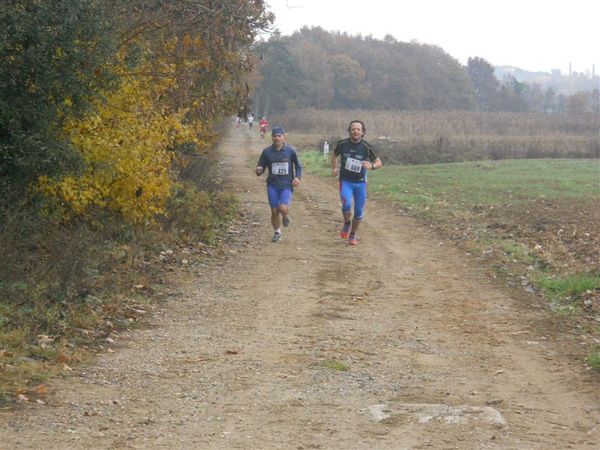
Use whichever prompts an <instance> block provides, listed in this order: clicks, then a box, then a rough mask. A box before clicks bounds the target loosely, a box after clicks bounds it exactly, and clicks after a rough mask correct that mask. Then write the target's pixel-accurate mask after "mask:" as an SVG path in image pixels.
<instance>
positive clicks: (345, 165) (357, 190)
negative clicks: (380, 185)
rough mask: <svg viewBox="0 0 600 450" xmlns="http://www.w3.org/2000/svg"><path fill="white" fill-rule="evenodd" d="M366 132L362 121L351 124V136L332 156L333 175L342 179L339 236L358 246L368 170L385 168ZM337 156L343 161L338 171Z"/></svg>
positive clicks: (339, 145)
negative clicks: (341, 215) (366, 139)
mask: <svg viewBox="0 0 600 450" xmlns="http://www.w3.org/2000/svg"><path fill="white" fill-rule="evenodd" d="M366 131H367V129H366V128H365V125H364V123H362V122H361V121H360V120H353V121H352V122H350V125H349V126H348V133H349V134H350V137H348V138H346V139H342V140H341V141H339V142H338V143H337V144H336V146H335V149H334V150H333V155H332V156H331V171H332V175H333V176H336V177H337V176H339V177H340V199H341V201H342V214H343V216H344V224H343V225H342V230H341V231H340V237H341V238H342V239H348V244H350V245H357V244H358V238H357V237H356V231H357V230H358V227H359V226H360V224H361V222H362V219H363V215H364V207H365V203H366V201H367V170H375V169H378V168H379V167H381V165H382V163H381V159H379V157H378V156H377V155H376V154H375V150H374V149H373V147H372V146H371V144H369V143H368V142H367V141H365V140H364V139H363V136H364V135H365V133H366ZM338 156H339V157H340V158H341V163H340V166H339V168H338V161H337V159H338ZM353 204H354V217H353V216H352V206H353Z"/></svg>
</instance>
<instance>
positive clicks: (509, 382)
mask: <svg viewBox="0 0 600 450" xmlns="http://www.w3.org/2000/svg"><path fill="white" fill-rule="evenodd" d="M290 143H291V144H292V145H293V136H292V139H291V142H290ZM264 146H265V144H264V143H263V142H261V141H260V139H259V137H258V131H249V130H247V129H245V128H239V129H236V128H233V127H232V129H231V130H230V131H229V133H228V135H227V136H226V139H225V140H224V142H223V143H222V146H221V151H222V153H223V155H224V158H225V159H224V163H223V167H224V169H226V171H227V173H228V174H229V180H230V182H231V186H232V189H235V191H236V193H237V195H238V196H239V198H240V204H241V209H242V212H243V221H242V223H240V224H239V225H238V226H237V228H236V229H233V230H230V231H231V233H232V235H233V236H234V243H233V244H232V246H231V250H230V251H231V254H230V256H228V257H226V258H219V259H214V260H211V261H210V262H208V263H206V264H201V265H199V266H197V267H196V268H194V269H193V270H192V271H189V270H188V271H184V270H181V271H180V272H178V273H175V274H174V275H173V277H172V278H173V280H174V282H176V286H175V289H174V290H173V292H171V294H170V298H169V301H168V302H166V304H165V306H164V308H163V309H161V310H159V311H158V312H157V313H156V314H155V316H154V317H153V325H154V326H153V327H152V328H148V329H145V330H138V331H135V332H131V333H129V334H127V335H123V336H121V338H120V339H119V340H118V341H117V344H118V347H116V351H115V352H114V353H106V354H103V355H101V356H100V357H99V358H98V360H97V361H96V362H95V363H94V365H92V366H89V367H82V368H79V369H78V371H76V372H75V373H74V374H73V375H71V376H68V377H66V378H64V379H60V378H59V379H55V380H54V381H53V382H52V383H51V385H50V391H51V392H52V395H51V396H50V397H49V399H48V402H47V404H45V405H32V406H30V407H27V408H24V409H22V410H19V411H16V412H14V411H13V412H4V413H2V415H0V436H1V439H0V448H3V449H13V448H39V449H48V448H94V449H97V448H107V449H110V448H119V449H121V448H144V449H149V448H157V449H158V448H161V449H164V448H186V449H187V448H189V449H204V448H210V449H310V448H312V449H317V448H321V449H422V448H444V449H448V448H459V449H515V448H523V449H525V448H526V449H565V448H577V449H586V448H590V449H591V448H599V447H600V445H599V444H598V443H599V442H600V426H599V425H598V424H600V402H599V400H600V398H599V391H600V390H599V389H598V386H599V380H598V376H597V375H594V374H593V373H591V372H586V371H585V370H584V369H583V367H582V364H581V362H580V361H575V360H573V358H572V357H571V356H569V354H566V350H565V349H568V348H569V345H572V344H571V343H569V342H567V343H564V340H563V338H561V337H560V335H558V334H556V333H555V332H554V331H553V327H552V323H551V321H550V320H549V318H548V313H547V312H546V311H545V310H544V309H543V308H539V307H538V308H534V307H532V306H531V305H528V304H527V303H525V302H524V301H523V300H519V299H513V298H511V297H510V296H509V294H507V293H506V292H503V291H501V290H499V289H498V287H497V286H495V285H494V284H493V283H492V282H491V281H489V280H488V278H487V277H486V276H485V274H484V272H483V271H482V270H481V269H480V268H479V267H477V263H476V261H475V260H474V259H472V258H470V257H468V256H465V255H464V254H462V253H461V252H460V251H458V250H456V249H454V248H452V247H451V246H450V245H449V244H448V243H444V242H443V241H440V239H438V238H436V237H435V235H433V234H432V233H430V232H429V231H428V230H427V229H426V228H424V227H422V226H419V225H418V224H416V223H415V222H413V221H412V220H411V219H409V218H407V217H405V216H402V215H400V214H398V213H396V212H395V210H394V208H392V207H391V206H390V205H389V204H387V203H386V202H385V201H383V200H379V201H376V200H374V199H370V200H369V203H368V206H367V211H366V220H365V222H364V223H363V225H362V227H361V229H360V233H359V234H360V238H361V240H360V243H359V245H358V246H357V247H351V246H348V245H347V244H346V242H344V241H342V240H341V239H340V238H339V237H338V230H339V226H340V220H341V214H340V210H339V199H338V193H337V182H336V180H335V179H334V178H330V179H320V178H316V177H312V176H310V174H306V176H304V178H303V180H302V185H301V186H300V187H299V188H297V189H296V191H295V193H294V199H293V202H292V207H291V215H290V217H291V221H292V222H291V225H290V226H289V228H288V229H285V230H284V235H283V238H282V240H281V241H280V242H278V243H276V244H273V243H271V242H270V238H271V236H272V230H271V226H270V222H269V208H268V205H267V199H266V192H265V179H264V176H263V177H260V178H258V177H256V176H255V175H254V167H255V165H256V161H257V160H258V155H259V153H260V150H261V148H262V147H264ZM301 156H302V155H300V157H301ZM384 163H385V162H384ZM384 170H385V169H384Z"/></svg>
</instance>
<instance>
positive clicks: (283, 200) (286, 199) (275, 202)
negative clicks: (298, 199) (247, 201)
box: [267, 183, 292, 208]
mask: <svg viewBox="0 0 600 450" xmlns="http://www.w3.org/2000/svg"><path fill="white" fill-rule="evenodd" d="M267 197H269V205H270V206H271V208H278V207H279V205H287V206H289V205H290V202H291V201H292V189H291V188H280V187H277V186H275V185H273V184H271V183H268V184H267Z"/></svg>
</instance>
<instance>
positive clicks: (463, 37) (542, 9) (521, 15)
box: [267, 0, 600, 75]
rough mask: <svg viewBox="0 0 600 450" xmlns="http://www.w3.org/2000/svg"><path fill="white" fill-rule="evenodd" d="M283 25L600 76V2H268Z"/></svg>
mask: <svg viewBox="0 0 600 450" xmlns="http://www.w3.org/2000/svg"><path fill="white" fill-rule="evenodd" d="M267 4H268V5H269V9H270V10H271V11H272V12H273V13H274V14H275V15H276V19H275V27H277V28H278V29H279V30H280V31H281V32H282V34H284V35H289V34H292V33H293V32H294V31H296V30H298V29H300V28H302V26H304V25H307V26H321V27H322V28H324V29H325V30H327V31H345V32H348V33H350V34H354V35H356V34H361V35H363V36H367V35H372V36H373V37H375V38H378V39H379V38H383V36H385V35H386V34H390V35H392V36H394V37H395V38H396V39H397V40H399V41H402V42H410V41H413V40H414V41H417V42H420V43H423V44H432V45H437V46H439V47H441V48H442V49H444V50H445V51H446V53H448V54H450V55H451V56H452V57H454V58H456V59H458V60H459V61H460V62H461V63H462V64H466V62H467V58H468V57H470V56H479V57H483V58H485V59H486V60H487V61H488V62H490V63H491V64H493V65H497V66H500V65H511V66H517V67H520V68H522V69H525V70H530V71H538V70H540V71H546V72H549V71H550V70H552V69H559V70H561V71H562V73H563V74H567V73H568V71H569V63H571V67H572V70H573V71H576V72H583V73H585V72H586V71H589V72H590V74H591V70H592V64H595V73H596V75H598V73H600V1H599V0H499V1H490V0H405V1H403V0H267Z"/></svg>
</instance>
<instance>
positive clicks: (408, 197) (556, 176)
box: [302, 152, 600, 211]
mask: <svg viewBox="0 0 600 450" xmlns="http://www.w3.org/2000/svg"><path fill="white" fill-rule="evenodd" d="M302 163H303V164H304V165H305V166H306V169H307V170H308V171H309V172H310V173H315V174H318V175H329V174H330V165H329V162H325V161H324V160H323V157H322V155H319V154H318V152H304V153H302ZM384 164H385V161H384ZM369 189H370V192H377V193H382V194H386V195H389V196H390V197H391V198H392V199H394V200H396V201H398V202H400V203H401V204H402V205H403V206H404V207H407V208H413V209H415V210H417V211H419V210H422V211H425V210H431V209H432V208H437V209H443V210H461V209H465V208H473V207H490V206H508V205H515V204H519V203H526V202H529V201H531V200H533V199H539V198H544V199H558V198H573V199H585V198H587V199H589V198H597V199H598V200H599V201H600V160H578V159H573V160H567V159H557V160H556V159H533V160H502V161H479V162H468V163H451V164H428V165H416V166H392V165H387V166H385V167H384V168H383V169H382V170H379V171H376V172H371V173H370V174H369Z"/></svg>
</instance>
